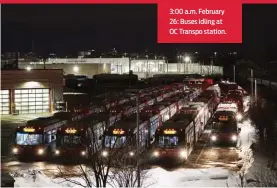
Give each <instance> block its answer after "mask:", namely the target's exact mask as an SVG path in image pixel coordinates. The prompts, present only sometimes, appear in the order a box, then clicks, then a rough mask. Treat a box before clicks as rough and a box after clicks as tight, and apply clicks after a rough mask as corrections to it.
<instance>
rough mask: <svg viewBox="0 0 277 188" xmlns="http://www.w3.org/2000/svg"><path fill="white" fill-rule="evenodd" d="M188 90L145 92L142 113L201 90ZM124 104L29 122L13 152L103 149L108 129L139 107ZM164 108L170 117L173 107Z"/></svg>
mask: <svg viewBox="0 0 277 188" xmlns="http://www.w3.org/2000/svg"><path fill="white" fill-rule="evenodd" d="M186 91H187V92H184V86H183V85H180V84H175V85H171V86H170V87H167V88H161V89H160V90H157V89H156V90H155V89H153V90H152V91H149V92H146V91H144V93H141V94H140V97H139V104H138V107H139V110H140V111H143V110H144V109H148V110H149V109H151V105H153V104H159V103H161V102H162V101H163V100H166V99H167V98H168V97H172V96H178V95H184V93H187V95H186V96H188V97H194V96H195V93H199V92H198V90H186ZM134 97H136V96H134ZM131 99H134V98H131ZM120 100H123V99H120ZM123 103H125V102H120V103H117V104H115V105H113V107H110V108H105V109H103V111H105V112H102V111H100V110H99V111H94V112H90V113H68V112H60V113H56V114H54V115H53V116H51V117H45V118H37V119H34V120H31V121H28V122H27V124H26V125H25V126H20V127H18V128H17V129H16V132H15V136H16V138H15V146H14V148H13V153H14V154H16V155H19V156H23V157H24V156H28V157H30V155H28V153H31V154H33V156H45V155H46V154H47V153H48V154H49V153H51V154H55V155H56V156H61V155H63V154H66V155H67V156H70V155H68V152H67V151H70V152H73V153H75V154H76V153H78V154H80V155H82V156H86V155H87V148H86V146H87V143H88V142H90V143H92V145H93V148H96V147H98V148H99V146H102V144H99V142H102V141H103V138H102V137H103V133H104V130H105V129H106V128H108V127H109V126H114V125H116V124H117V123H116V122H119V121H120V120H121V119H123V118H124V119H128V118H131V117H132V114H133V113H135V112H136V109H137V104H136V103H134V100H130V101H127V103H126V104H123ZM166 104H168V102H167V103H166ZM179 104H180V102H179ZM98 108H99V107H98ZM165 108H168V111H166V110H165V111H164V112H166V113H167V114H169V111H170V108H169V107H168V106H166V107H165ZM152 111H153V113H157V109H156V108H155V106H153V110H152ZM171 111H172V110H171ZM145 113H146V112H145ZM168 116H169V115H164V113H162V116H161V117H163V118H164V119H166V118H169V117H168ZM89 131H90V132H91V133H93V138H97V140H95V139H94V140H93V142H91V140H88V136H87V135H88V134H89ZM119 132H120V131H119Z"/></svg>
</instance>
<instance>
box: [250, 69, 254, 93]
mask: <svg viewBox="0 0 277 188" xmlns="http://www.w3.org/2000/svg"><path fill="white" fill-rule="evenodd" d="M253 95H254V89H253V69H251V96H252V97H253Z"/></svg>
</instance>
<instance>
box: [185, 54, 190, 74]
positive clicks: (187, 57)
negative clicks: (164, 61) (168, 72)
mask: <svg viewBox="0 0 277 188" xmlns="http://www.w3.org/2000/svg"><path fill="white" fill-rule="evenodd" d="M185 62H186V64H188V63H189V62H190V57H189V56H186V57H185ZM187 66H188V65H187ZM184 72H185V64H184Z"/></svg>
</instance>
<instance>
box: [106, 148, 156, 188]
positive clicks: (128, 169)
mask: <svg viewBox="0 0 277 188" xmlns="http://www.w3.org/2000/svg"><path fill="white" fill-rule="evenodd" d="M134 149H135V148H133V147H130V146H129V147H128V146H126V147H125V148H123V150H122V153H121V156H120V157H117V158H116V160H115V163H116V165H115V166H114V168H112V170H111V175H110V177H111V180H112V181H111V184H113V186H114V187H137V184H138V176H140V186H141V187H149V186H151V185H153V184H155V183H156V182H147V180H150V179H151V174H149V172H148V171H147V170H146V169H147V165H143V164H142V162H141V160H140V159H139V158H137V155H136V154H135V152H130V151H134ZM138 161H139V162H138ZM137 162H138V163H137ZM137 165H140V168H142V169H144V170H141V171H140V172H139V174H138V171H137Z"/></svg>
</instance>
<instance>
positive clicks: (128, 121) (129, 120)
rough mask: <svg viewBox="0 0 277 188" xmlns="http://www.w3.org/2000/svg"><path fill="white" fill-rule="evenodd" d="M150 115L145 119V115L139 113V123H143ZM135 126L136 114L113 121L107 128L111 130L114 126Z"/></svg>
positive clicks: (129, 127) (126, 127) (134, 127)
mask: <svg viewBox="0 0 277 188" xmlns="http://www.w3.org/2000/svg"><path fill="white" fill-rule="evenodd" d="M150 118H151V116H150V117H149V118H148V119H146V117H145V116H143V115H142V116H141V115H140V119H139V124H140V125H141V124H143V123H145V122H146V121H147V120H149V119H150ZM136 127H137V117H136V114H134V115H131V116H128V117H126V118H124V119H122V120H120V121H118V122H116V123H115V125H114V126H111V127H109V130H113V129H114V128H120V129H133V130H134V129H136Z"/></svg>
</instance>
